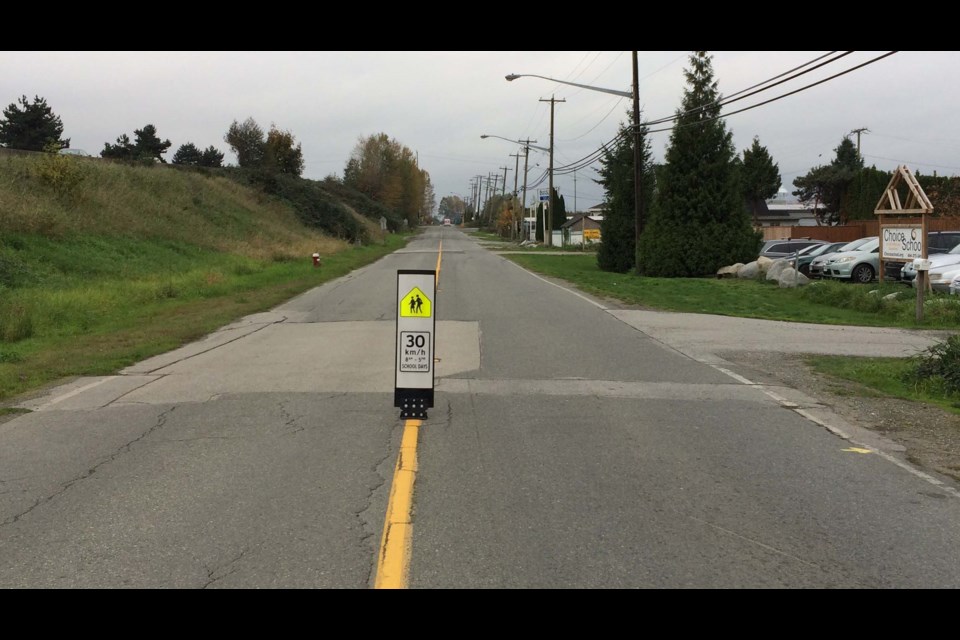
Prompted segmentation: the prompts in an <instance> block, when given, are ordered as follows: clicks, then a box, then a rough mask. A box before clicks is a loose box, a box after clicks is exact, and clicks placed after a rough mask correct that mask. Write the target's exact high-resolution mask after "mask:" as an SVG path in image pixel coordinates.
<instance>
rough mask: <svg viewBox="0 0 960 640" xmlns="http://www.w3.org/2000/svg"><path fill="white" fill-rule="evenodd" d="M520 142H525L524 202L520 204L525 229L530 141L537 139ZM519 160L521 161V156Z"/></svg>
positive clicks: (521, 227)
mask: <svg viewBox="0 0 960 640" xmlns="http://www.w3.org/2000/svg"><path fill="white" fill-rule="evenodd" d="M519 142H520V143H521V144H523V203H522V204H521V205H520V230H521V231H523V221H524V219H525V218H526V217H527V165H528V163H529V161H530V143H531V142H536V140H531V139H530V138H527V139H526V140H519ZM517 162H520V159H519V158H517Z"/></svg>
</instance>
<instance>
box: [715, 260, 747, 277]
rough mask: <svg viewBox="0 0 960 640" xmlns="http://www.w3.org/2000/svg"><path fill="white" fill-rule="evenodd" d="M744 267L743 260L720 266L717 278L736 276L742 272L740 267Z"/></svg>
mask: <svg viewBox="0 0 960 640" xmlns="http://www.w3.org/2000/svg"><path fill="white" fill-rule="evenodd" d="M742 267H743V263H742V262H738V263H737V264H732V265H730V266H728V267H720V268H719V269H717V279H723V278H736V277H737V274H738V273H739V272H740V269H741V268H742Z"/></svg>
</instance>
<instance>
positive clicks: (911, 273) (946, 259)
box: [900, 244, 960, 287]
mask: <svg viewBox="0 0 960 640" xmlns="http://www.w3.org/2000/svg"><path fill="white" fill-rule="evenodd" d="M927 260H929V261H930V271H943V269H942V268H941V267H947V266H950V265H960V244H958V245H957V246H956V247H954V248H953V249H951V250H950V251H948V252H946V253H936V254H934V255H932V256H929V257H928V258H927ZM900 279H901V280H903V281H904V282H910V283H911V284H912V285H913V286H914V287H915V286H917V270H916V269H914V268H913V262H912V261H911V262H908V263H906V264H905V265H903V268H902V269H901V270H900Z"/></svg>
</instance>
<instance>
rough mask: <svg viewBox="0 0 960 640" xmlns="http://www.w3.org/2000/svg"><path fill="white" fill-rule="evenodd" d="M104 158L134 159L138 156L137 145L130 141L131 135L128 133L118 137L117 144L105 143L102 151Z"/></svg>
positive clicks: (101, 154)
mask: <svg viewBox="0 0 960 640" xmlns="http://www.w3.org/2000/svg"><path fill="white" fill-rule="evenodd" d="M100 156H101V157H103V158H112V159H113V160H133V159H135V158H136V157H137V155H136V145H134V144H133V143H132V142H130V136H128V135H127V134H123V135H121V136H120V137H119V138H117V144H110V143H109V142H104V143H103V151H101V152H100Z"/></svg>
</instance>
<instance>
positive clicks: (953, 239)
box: [883, 231, 960, 284]
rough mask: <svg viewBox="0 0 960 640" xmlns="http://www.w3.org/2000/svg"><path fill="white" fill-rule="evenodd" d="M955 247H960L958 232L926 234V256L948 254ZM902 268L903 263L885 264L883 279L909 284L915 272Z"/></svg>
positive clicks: (959, 232)
mask: <svg viewBox="0 0 960 640" xmlns="http://www.w3.org/2000/svg"><path fill="white" fill-rule="evenodd" d="M957 245H960V231H928V232H927V256H934V255H937V254H940V253H949V252H950V251H951V250H953V249H954V247H956V246H957ZM903 266H904V263H903V262H885V263H884V265H883V277H884V278H889V279H890V280H902V281H903V282H904V283H906V284H910V283H911V282H912V281H913V279H914V278H915V277H916V275H917V272H916V271H914V270H913V269H912V268H910V269H904V268H903Z"/></svg>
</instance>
